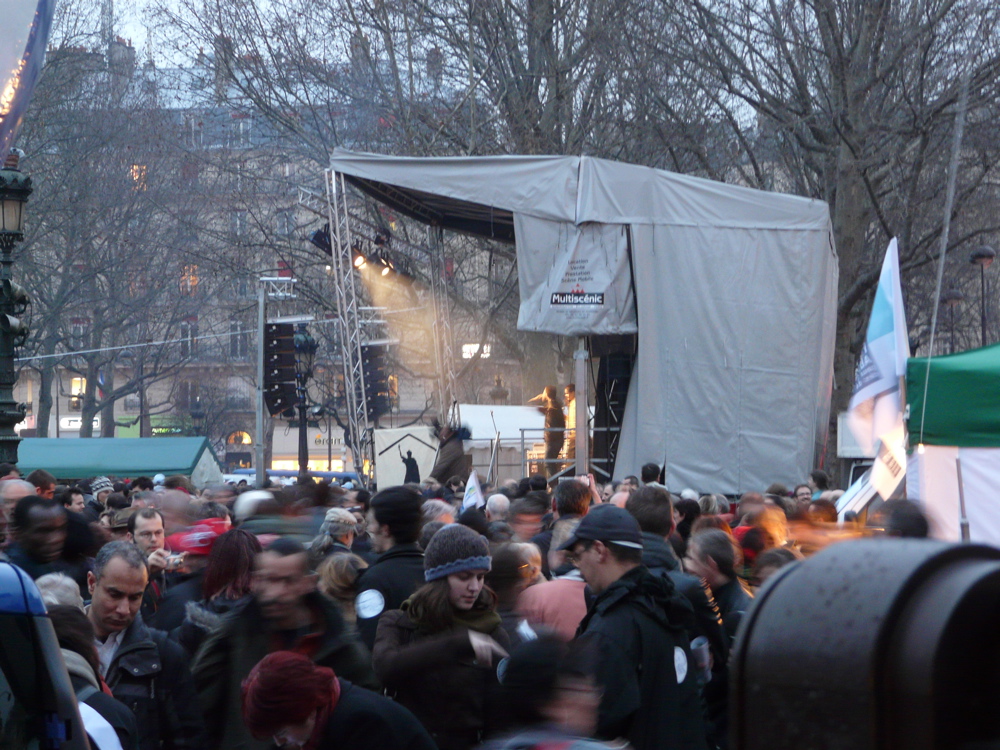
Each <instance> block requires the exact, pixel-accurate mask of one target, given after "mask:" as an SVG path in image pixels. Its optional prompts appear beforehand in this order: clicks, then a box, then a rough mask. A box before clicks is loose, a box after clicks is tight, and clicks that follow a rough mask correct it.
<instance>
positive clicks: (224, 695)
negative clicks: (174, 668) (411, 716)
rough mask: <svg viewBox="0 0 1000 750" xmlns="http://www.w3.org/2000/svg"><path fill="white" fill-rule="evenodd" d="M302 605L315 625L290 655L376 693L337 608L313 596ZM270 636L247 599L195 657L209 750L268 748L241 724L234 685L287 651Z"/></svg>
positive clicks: (366, 659)
mask: <svg viewBox="0 0 1000 750" xmlns="http://www.w3.org/2000/svg"><path fill="white" fill-rule="evenodd" d="M305 603H306V605H307V606H309V607H310V609H311V610H312V611H313V612H314V613H315V615H316V616H317V618H318V619H319V620H320V622H318V623H317V627H316V628H315V630H314V632H313V633H312V634H310V635H307V636H305V637H303V638H302V639H301V640H300V641H299V643H298V644H297V645H296V646H294V647H293V648H292V649H291V650H293V651H299V652H300V653H304V654H306V655H307V656H309V658H311V659H312V660H313V662H315V663H316V664H318V665H320V666H322V667H329V668H330V669H332V670H333V671H334V674H336V675H337V676H338V677H343V678H344V679H346V680H350V681H351V682H355V683H357V684H359V685H361V686H362V687H366V688H371V689H372V690H378V689H379V684H378V681H377V680H376V679H375V675H374V673H373V672H372V666H371V657H370V656H369V654H368V651H367V650H366V649H365V647H364V646H363V645H362V644H361V642H360V641H359V640H358V639H357V636H356V635H355V634H354V632H353V631H351V630H350V629H349V628H348V627H347V626H346V625H345V623H344V618H343V617H342V616H341V614H340V610H339V609H338V608H337V605H336V604H334V603H333V602H331V601H330V600H329V599H327V598H326V597H324V596H322V595H320V594H318V593H316V592H312V593H310V594H308V595H306V599H305ZM274 636H275V634H274V633H273V632H272V631H271V630H270V629H269V628H268V625H267V621H266V620H265V619H264V615H263V614H262V613H261V611H260V607H259V606H258V605H257V602H256V601H255V600H253V599H251V600H250V601H249V602H248V603H247V605H246V606H245V607H243V608H242V609H240V610H237V611H234V612H231V613H230V614H228V615H226V616H225V617H224V618H223V620H222V625H221V626H220V627H219V629H218V630H216V631H215V632H213V633H212V634H211V635H209V636H208V637H207V638H206V639H205V642H204V643H203V644H202V646H201V649H200V650H199V651H198V654H197V656H196V657H195V659H194V666H193V667H192V672H193V673H194V679H195V683H196V685H197V688H198V694H199V695H200V697H201V708H202V710H203V711H204V712H205V718H206V721H207V722H208V734H209V740H210V741H211V743H212V747H213V748H226V750H236V749H237V748H265V747H267V746H268V745H267V743H266V742H262V741H259V740H255V739H254V738H253V737H252V736H251V735H250V732H249V731H248V730H247V728H246V726H245V725H244V724H243V714H242V712H241V709H240V685H241V684H242V682H243V680H244V679H246V677H247V675H249V674H250V670H251V669H253V668H254V667H255V666H256V664H257V662H259V661H260V660H261V659H263V658H264V657H265V656H267V655H268V654H270V653H272V652H274V651H279V650H287V649H288V646H287V645H285V644H283V643H280V642H279V641H278V640H277V639H275V637H274Z"/></svg>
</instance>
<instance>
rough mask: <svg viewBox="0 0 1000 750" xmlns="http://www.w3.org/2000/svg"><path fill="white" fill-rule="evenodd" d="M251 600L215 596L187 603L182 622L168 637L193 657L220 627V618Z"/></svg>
mask: <svg viewBox="0 0 1000 750" xmlns="http://www.w3.org/2000/svg"><path fill="white" fill-rule="evenodd" d="M251 599H253V594H247V595H246V596H241V597H239V598H238V599H227V598H226V597H224V596H215V597H213V598H212V599H208V600H205V599H202V600H201V601H197V602H188V603H187V604H186V605H185V607H184V622H182V623H181V624H180V625H179V626H178V627H176V628H174V629H173V630H171V631H170V637H171V638H173V639H174V640H175V641H177V642H178V643H179V644H181V645H182V646H183V647H184V650H185V651H187V652H188V653H189V654H190V655H191V656H194V655H195V654H197V653H198V649H199V648H201V644H202V643H204V642H205V638H207V637H208V636H209V635H211V633H213V632H214V631H215V630H218V629H219V628H220V627H221V626H222V618H223V617H225V616H226V615H227V614H229V613H230V612H233V611H234V610H239V609H242V608H243V607H245V606H246V605H247V604H249V603H250V601H251Z"/></svg>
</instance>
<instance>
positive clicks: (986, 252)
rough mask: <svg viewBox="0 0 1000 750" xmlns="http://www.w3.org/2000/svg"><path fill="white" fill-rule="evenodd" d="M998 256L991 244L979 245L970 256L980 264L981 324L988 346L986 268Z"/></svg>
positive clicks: (970, 259) (971, 260) (984, 341)
mask: <svg viewBox="0 0 1000 750" xmlns="http://www.w3.org/2000/svg"><path fill="white" fill-rule="evenodd" d="M996 257H997V251H996V250H994V249H993V248H992V247H990V246H989V245H983V246H982V247H977V248H976V249H975V250H973V251H972V255H970V256H969V262H970V263H972V264H973V265H977V266H979V295H980V296H979V312H980V323H979V325H980V330H981V331H982V334H983V346H986V269H987V268H989V267H990V265H991V264H992V263H993V259H994V258H996Z"/></svg>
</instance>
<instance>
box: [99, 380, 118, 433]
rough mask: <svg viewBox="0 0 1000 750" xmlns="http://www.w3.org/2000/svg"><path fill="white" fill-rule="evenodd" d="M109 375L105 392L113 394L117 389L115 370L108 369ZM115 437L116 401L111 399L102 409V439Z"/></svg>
mask: <svg viewBox="0 0 1000 750" xmlns="http://www.w3.org/2000/svg"><path fill="white" fill-rule="evenodd" d="M108 369H109V374H108V376H107V379H106V380H105V382H104V392H105V393H111V392H112V391H114V389H115V371H114V368H113V367H111V368H108ZM114 436H115V401H114V399H109V400H108V402H107V404H106V405H105V406H104V408H103V409H101V437H106V438H112V437H114Z"/></svg>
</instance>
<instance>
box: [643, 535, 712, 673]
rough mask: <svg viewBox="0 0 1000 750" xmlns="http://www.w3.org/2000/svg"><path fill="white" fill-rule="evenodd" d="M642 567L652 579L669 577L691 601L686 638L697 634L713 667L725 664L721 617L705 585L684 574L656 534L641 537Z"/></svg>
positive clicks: (665, 543)
mask: <svg viewBox="0 0 1000 750" xmlns="http://www.w3.org/2000/svg"><path fill="white" fill-rule="evenodd" d="M642 564H643V565H645V566H646V568H647V569H648V570H649V572H650V573H652V574H653V575H654V576H666V577H668V578H669V579H670V580H671V581H673V582H674V587H675V588H676V589H677V592H678V593H679V594H682V595H683V596H684V598H685V599H687V600H688V601H689V602H691V608H692V609H693V610H694V617H695V628H694V630H693V631H692V632H690V633H688V637H689V638H690V639H691V640H694V639H695V638H697V637H698V636H699V635H703V636H705V637H706V638H707V639H708V645H709V647H710V648H711V650H712V658H713V660H714V662H715V665H716V667H721V666H723V665H725V663H726V661H727V660H728V659H729V639H728V638H727V637H726V632H725V630H723V627H722V615H721V614H720V613H719V607H718V605H717V604H716V603H715V599H714V597H713V596H712V590H711V589H710V588H708V585H707V584H706V583H705V582H704V581H702V580H701V579H700V578H698V577H697V576H693V575H688V574H687V573H685V572H683V571H682V570H681V564H680V563H679V562H678V561H677V558H676V557H675V556H674V550H673V548H672V547H671V546H670V545H669V544H667V542H666V540H665V539H664V538H663V537H661V536H656V534H650V533H648V532H643V534H642Z"/></svg>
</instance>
